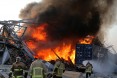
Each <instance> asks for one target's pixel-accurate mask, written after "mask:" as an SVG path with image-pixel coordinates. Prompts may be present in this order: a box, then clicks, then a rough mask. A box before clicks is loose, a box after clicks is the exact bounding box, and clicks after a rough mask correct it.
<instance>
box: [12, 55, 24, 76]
mask: <svg viewBox="0 0 117 78" xmlns="http://www.w3.org/2000/svg"><path fill="white" fill-rule="evenodd" d="M20 61H21V58H20V57H16V62H15V63H13V64H12V67H11V71H12V73H13V76H12V78H24V77H23V70H24V69H26V65H25V64H24V63H23V62H20Z"/></svg>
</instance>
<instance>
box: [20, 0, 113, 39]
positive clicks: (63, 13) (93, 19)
mask: <svg viewBox="0 0 117 78" xmlns="http://www.w3.org/2000/svg"><path fill="white" fill-rule="evenodd" d="M113 2H114V0H43V1H42V2H40V3H36V2H34V3H30V4H28V5H27V6H26V7H25V8H24V9H22V10H21V13H20V17H21V18H22V19H32V18H33V19H35V22H37V23H39V24H43V23H47V24H48V26H46V27H45V31H46V33H47V38H48V39H49V40H52V41H53V40H54V41H60V40H65V39H70V40H71V39H77V38H82V37H86V36H87V35H94V36H96V35H97V34H98V33H99V32H100V29H101V28H102V27H101V26H102V24H103V23H104V20H105V19H104V18H105V17H108V19H109V16H107V15H108V13H109V10H110V9H111V7H112V5H113ZM38 26H39V25H38ZM32 28H33V27H32ZM28 36H29V35H28ZM29 37H30V36H29Z"/></svg>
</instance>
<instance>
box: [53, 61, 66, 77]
mask: <svg viewBox="0 0 117 78" xmlns="http://www.w3.org/2000/svg"><path fill="white" fill-rule="evenodd" d="M64 70H65V65H64V64H63V63H62V62H60V61H58V62H56V64H55V67H54V72H55V75H56V76H58V77H62V74H63V71H64Z"/></svg>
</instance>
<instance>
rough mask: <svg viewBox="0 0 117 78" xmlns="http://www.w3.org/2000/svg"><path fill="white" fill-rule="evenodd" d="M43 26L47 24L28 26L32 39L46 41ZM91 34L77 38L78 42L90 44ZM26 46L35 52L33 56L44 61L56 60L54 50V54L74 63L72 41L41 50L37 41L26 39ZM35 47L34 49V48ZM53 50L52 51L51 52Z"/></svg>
mask: <svg viewBox="0 0 117 78" xmlns="http://www.w3.org/2000/svg"><path fill="white" fill-rule="evenodd" d="M45 26H47V24H42V25H40V26H37V27H35V28H30V27H29V28H28V31H32V32H31V33H30V35H31V37H32V38H33V39H36V41H44V42H46V41H47V34H46V32H45V30H44V28H45ZM93 38H94V37H93V36H87V37H86V38H82V39H79V44H91V43H92V40H93ZM26 43H27V45H28V47H29V48H30V49H31V50H32V51H34V52H35V56H34V57H41V58H43V59H44V60H46V61H50V60H56V59H57V56H56V55H55V54H54V52H56V54H57V55H58V56H59V57H60V58H63V59H65V60H69V58H70V59H71V61H72V62H73V63H75V47H74V48H73V46H72V43H67V44H66V43H62V44H60V45H58V46H56V47H51V48H50V47H49V48H44V49H41V50H38V48H40V47H38V46H37V44H36V43H37V42H35V41H33V40H28V41H26ZM35 49H36V50H35ZM53 50H54V52H53Z"/></svg>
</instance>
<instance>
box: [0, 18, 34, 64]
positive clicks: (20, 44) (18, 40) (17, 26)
mask: <svg viewBox="0 0 117 78" xmlns="http://www.w3.org/2000/svg"><path fill="white" fill-rule="evenodd" d="M22 23H29V22H27V20H19V21H16V20H8V21H0V64H12V63H13V62H15V58H16V57H17V56H20V57H21V58H22V61H23V62H24V63H25V64H27V65H28V64H29V63H31V62H32V60H34V57H33V53H32V51H31V50H30V49H29V48H28V47H27V45H26V44H25V42H24V41H22V37H23V35H24V33H25V31H26V28H27V27H26V26H22ZM18 35H20V36H18Z"/></svg>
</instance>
